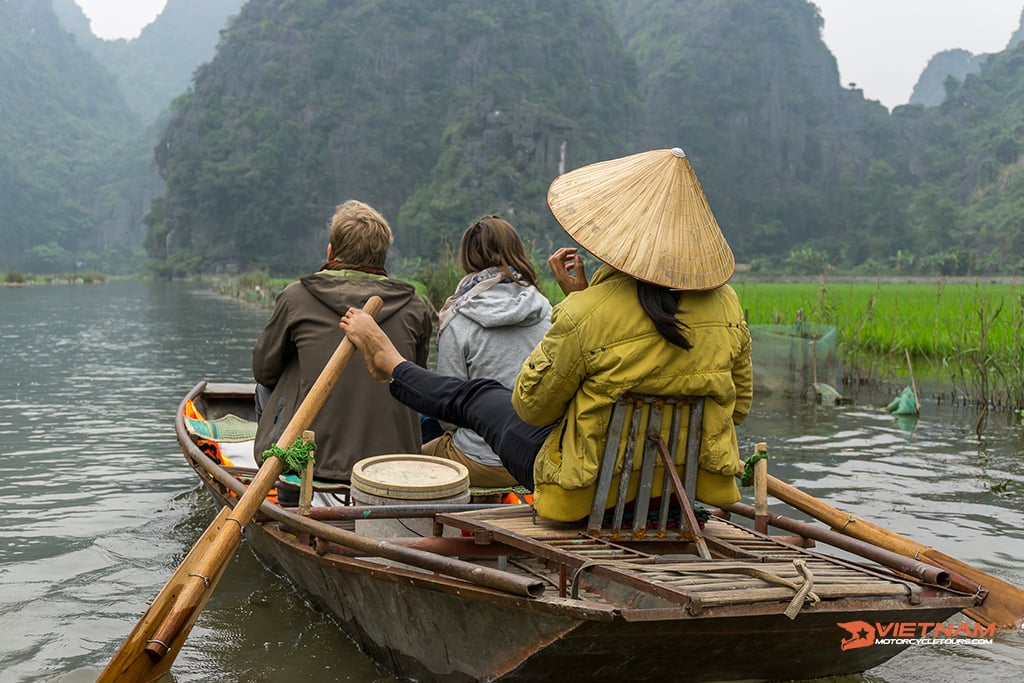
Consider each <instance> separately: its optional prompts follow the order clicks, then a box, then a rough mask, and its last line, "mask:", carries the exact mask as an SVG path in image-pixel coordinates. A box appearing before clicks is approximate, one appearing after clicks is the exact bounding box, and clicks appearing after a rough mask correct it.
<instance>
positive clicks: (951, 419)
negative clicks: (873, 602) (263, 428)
mask: <svg viewBox="0 0 1024 683" xmlns="http://www.w3.org/2000/svg"><path fill="white" fill-rule="evenodd" d="M0 312H2V315H0V386H2V387H3V393H2V395H0V472H2V474H3V478H4V481H5V483H6V487H5V490H6V495H5V496H3V497H2V498H0V634H2V635H0V672H2V673H0V680H2V681H8V680H10V681H21V680H26V681H28V680H43V679H53V680H64V681H70V680H92V679H93V678H95V675H96V673H98V671H99V669H100V668H102V666H103V665H105V663H106V661H107V660H108V659H109V657H110V656H111V654H112V653H113V651H114V650H115V649H116V647H117V646H118V645H119V644H120V642H121V640H122V639H123V638H124V636H126V635H127V633H128V631H130V630H131V628H132V627H133V626H134V625H135V623H136V621H137V620H138V618H139V616H140V615H141V614H142V613H143V611H144V610H145V609H146V607H147V605H148V603H149V601H150V600H151V599H152V598H153V597H154V596H155V595H156V594H157V592H158V591H159V590H160V587H161V586H162V584H163V582H164V581H166V579H167V578H168V577H169V576H170V574H171V572H172V571H173V569H174V568H175V567H176V566H177V565H178V563H179V562H180V561H181V559H182V558H183V557H184V555H185V553H186V552H187V551H188V549H189V548H190V547H191V545H192V543H193V542H194V541H195V539H196V538H198V536H199V534H200V533H201V532H202V531H203V529H205V527H206V525H207V524H208V523H209V520H210V519H211V518H212V509H211V508H210V507H209V504H208V501H207V499H206V497H205V495H204V494H202V493H201V492H200V491H199V490H198V489H197V486H196V484H195V480H194V478H193V476H192V473H191V470H189V469H188V468H187V467H186V466H185V465H184V463H183V461H182V459H181V457H180V455H179V453H178V450H177V446H176V444H175V442H174V436H173V432H172V420H173V415H174V411H175V410H176V408H177V405H178V403H179V401H180V400H181V397H182V396H183V395H184V394H185V392H186V391H187V390H188V389H189V388H191V386H192V385H194V384H195V383H196V382H197V381H199V380H200V379H211V380H222V381H244V380H246V379H247V378H248V377H249V376H250V375H249V361H250V351H251V345H252V342H253V340H254V339H255V336H256V334H257V333H258V331H259V329H260V327H261V326H262V324H263V322H264V320H265V318H266V316H267V312H266V311H262V310H257V309H254V308H250V307H248V306H246V305H243V304H239V303H237V302H234V301H230V300H226V299H222V298H219V297H216V296H213V295H210V294H208V293H206V292H204V291H203V290H201V289H197V288H195V287H193V286H189V285H184V284H180V283H141V282H110V283H107V284H105V285H96V286H81V287H74V286H53V287H25V288H0ZM886 400H887V399H886V397H880V398H879V399H878V400H877V401H874V402H872V401H871V400H870V399H861V400H858V401H857V403H856V404H855V405H852V406H842V407H831V406H814V405H813V404H807V403H804V402H802V401H798V400H797V401H794V400H791V399H785V398H781V397H776V396H771V397H768V398H765V399H763V400H762V399H760V398H758V399H757V400H755V406H754V411H753V413H752V415H751V417H750V418H749V419H748V420H747V422H746V423H745V424H744V425H743V426H742V427H741V428H740V436H741V442H742V444H743V448H744V450H745V451H746V452H751V451H752V450H753V444H754V443H755V442H757V441H767V442H768V443H769V449H770V455H771V465H770V469H771V471H772V472H773V474H775V475H776V476H778V477H780V478H782V479H784V480H787V481H790V482H792V483H794V484H796V485H797V486H800V487H802V488H805V489H806V490H808V491H809V492H811V493H813V494H814V495H816V496H819V497H821V498H823V499H825V500H827V501H828V502H830V503H832V504H833V505H835V506H837V507H840V508H843V509H848V510H850V511H852V512H856V513H857V514H859V515H861V516H863V517H867V518H869V519H873V520H874V521H877V522H879V523H881V524H883V525H886V526H889V527H891V528H893V529H896V530H898V531H900V532H902V533H904V534H907V535H910V536H911V537H913V538H914V539H916V540H918V541H921V542H923V543H927V544H930V545H934V546H936V547H938V548H940V549H941V550H943V551H944V552H947V553H948V554H950V555H954V556H957V557H959V558H961V559H963V560H966V561H968V562H970V563H972V564H975V565H976V566H979V567H981V568H983V569H985V570H986V571H989V572H991V573H993V574H996V575H998V576H1001V577H1003V578H1005V579H1007V580H1009V581H1011V582H1014V583H1017V584H1024V570H1022V568H1021V566H1020V560H1021V558H1022V557H1024V531H1022V529H1024V513H1022V511H1021V508H1022V505H1021V501H1022V500H1024V466H1022V462H1024V459H1022V458H1024V456H1022V454H1021V448H1020V444H1021V435H1022V430H1021V428H1020V427H1019V426H1017V425H1014V424H1002V425H1000V424H993V423H995V422H998V421H997V420H992V421H990V423H989V426H988V428H987V429H986V432H985V434H984V437H983V438H979V437H978V436H977V435H976V434H975V433H974V421H973V420H974V416H973V415H967V414H963V415H958V414H956V413H953V412H950V411H949V409H948V408H943V410H945V411H946V412H943V410H940V409H939V408H938V407H937V406H934V405H930V404H929V403H928V402H927V401H925V402H924V403H925V405H924V410H923V414H922V417H921V419H920V420H919V421H918V422H917V424H916V425H913V426H910V427H909V429H912V431H908V428H905V426H904V427H901V426H900V425H899V424H897V423H896V422H895V421H894V418H893V417H892V416H891V415H889V414H888V413H885V412H882V411H881V410H879V409H877V408H876V407H875V406H876V405H881V404H884V403H885V402H886ZM1001 482H1006V484H1005V486H1003V487H1002V489H1003V490H1000V488H1001V487H1000V486H999V484H1000V483H1001ZM994 488H995V489H996V490H993V489H994ZM776 509H778V510H780V511H781V508H776ZM1022 645H1024V640H1022V635H1021V632H1019V631H1017V632H1003V633H1000V634H999V637H998V638H997V642H996V643H995V644H993V645H992V646H990V647H985V648H979V647H960V648H956V647H948V646H921V647H917V648H912V649H911V650H910V651H908V652H906V653H904V654H903V655H901V656H899V657H897V658H896V659H895V660H893V661H892V662H890V663H889V664H886V665H885V666H883V667H879V668H878V669H875V670H873V671H872V672H870V673H868V674H866V675H865V676H864V677H863V678H862V680H864V681H869V682H871V683H896V682H897V681H900V682H902V681H916V680H921V681H924V680H928V681H932V680H957V681H959V680H986V681H1007V682H1008V681H1016V680H1017V679H1018V678H1019V671H1020V670H1021V667H1022V666H1024V648H1022ZM173 674H174V678H175V680H177V681H239V680H262V681H276V680H281V681H283V680H293V679H295V678H299V679H301V678H302V677H304V676H305V677H307V678H308V679H309V680H335V679H337V680H350V681H355V682H357V683H367V682H369V681H390V680H392V679H391V678H390V677H388V676H387V675H384V674H381V673H379V672H377V671H376V669H375V668H374V666H373V664H372V663H370V662H369V661H368V660H367V659H366V658H365V657H363V656H361V655H360V654H358V652H357V651H356V650H355V647H354V646H353V645H352V643H351V642H350V641H349V640H348V639H347V638H346V637H345V636H343V635H342V634H341V633H340V632H339V631H338V629H337V628H336V627H335V626H334V624H333V623H332V622H331V621H330V620H329V619H328V618H327V617H325V616H323V615H321V614H320V613H318V612H316V611H314V610H313V609H311V608H310V607H309V606H308V605H307V604H306V603H305V602H304V601H303V600H302V598H301V597H299V596H298V595H296V593H295V592H294V591H293V589H292V588H291V585H290V584H289V583H288V582H287V581H286V580H284V579H282V578H279V577H277V576H275V575H273V574H271V573H270V572H268V571H267V570H266V569H265V568H263V567H262V566H261V565H260V564H259V562H258V561H257V560H256V558H255V557H254V556H253V555H252V553H251V552H249V551H248V549H247V548H245V547H244V546H243V548H242V549H241V550H240V552H238V553H237V554H236V556H235V558H234V560H233V561H232V566H231V568H230V569H229V570H228V571H227V573H226V574H225V577H224V579H223V580H222V581H221V583H220V584H219V585H218V587H217V591H216V592H215V593H214V596H213V597H212V598H211V601H210V603H209V604H208V605H207V607H206V609H205V610H204V611H203V613H202V615H201V617H200V619H199V622H198V624H197V626H196V627H195V629H194V630H193V632H192V635H191V637H190V639H189V645H187V646H186V648H185V650H184V651H183V652H182V654H181V655H180V656H179V657H178V658H177V660H176V662H175V665H174V670H173ZM858 680H861V679H858Z"/></svg>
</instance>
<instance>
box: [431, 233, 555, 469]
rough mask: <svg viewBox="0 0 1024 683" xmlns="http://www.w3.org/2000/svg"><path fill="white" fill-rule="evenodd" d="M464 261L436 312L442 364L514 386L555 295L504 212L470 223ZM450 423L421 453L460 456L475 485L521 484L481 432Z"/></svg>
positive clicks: (449, 370)
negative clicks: (543, 284)
mask: <svg viewBox="0 0 1024 683" xmlns="http://www.w3.org/2000/svg"><path fill="white" fill-rule="evenodd" d="M459 267H460V268H462V270H463V271H465V272H466V276H465V277H464V278H462V281H461V282H459V286H458V287H457V288H456V290H455V293H454V294H452V296H450V297H448V300H447V301H446V302H445V304H444V306H443V307H442V308H441V311H440V313H439V314H438V317H439V329H440V331H439V337H438V344H437V350H438V355H437V372H438V374H441V375H448V376H451V377H459V378H461V379H476V378H479V377H487V378H491V379H496V380H497V381H499V382H501V383H502V384H504V385H505V386H507V387H509V388H511V387H512V385H513V383H514V382H515V377H516V375H517V374H518V372H519V367H520V366H521V365H522V364H523V361H524V360H525V359H526V357H527V356H528V355H530V352H531V351H533V347H534V346H536V345H537V344H538V343H539V342H540V340H541V338H542V337H543V336H544V333H545V332H547V330H548V328H549V327H550V326H551V321H550V318H551V303H550V302H549V301H548V300H547V298H546V297H545V296H544V295H543V294H541V293H540V291H539V290H538V289H537V273H536V271H535V270H534V268H533V265H532V264H531V263H530V259H529V258H528V257H527V256H526V249H525V248H524V246H523V240H522V238H520V237H519V233H518V232H516V229H515V228H514V227H512V225H511V224H510V223H509V222H508V221H506V220H505V219H503V218H502V217H500V216H496V215H488V216H483V217H481V218H479V219H478V220H476V221H475V222H473V223H472V224H471V225H470V226H469V227H468V228H466V231H465V232H464V233H463V235H462V241H461V243H460V244H459ZM445 426H446V427H449V431H446V432H445V433H444V434H443V435H442V436H441V437H439V438H437V439H434V440H433V441H430V442H429V443H426V444H424V446H423V453H425V454H427V455H435V456H439V457H444V458H448V459H450V460H456V461H458V462H461V463H462V464H463V465H465V466H466V467H467V468H469V477H470V482H471V483H472V484H473V486H482V487H503V486H515V485H517V484H518V482H517V481H516V480H515V478H514V477H512V475H510V474H509V473H508V470H506V469H505V468H504V467H503V466H502V464H501V461H500V460H499V459H498V456H497V455H495V453H494V451H492V450H491V449H490V447H488V445H487V444H486V443H485V442H484V440H483V439H482V438H481V437H480V436H479V435H478V434H477V433H476V432H474V431H473V430H471V429H466V428H461V427H460V428H456V427H454V426H449V425H445Z"/></svg>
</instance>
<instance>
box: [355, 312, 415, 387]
mask: <svg viewBox="0 0 1024 683" xmlns="http://www.w3.org/2000/svg"><path fill="white" fill-rule="evenodd" d="M339 325H340V326H341V329H342V331H343V332H344V333H345V335H346V336H347V337H348V338H349V340H351V341H352V344H353V345H354V346H355V347H356V348H357V349H359V350H360V351H361V352H362V354H363V360H364V361H365V362H366V369H367V370H369V371H370V377H373V378H374V379H375V380H377V381H378V382H387V381H389V380H390V379H391V373H392V372H393V371H394V369H395V367H396V366H397V365H398V364H399V363H401V362H402V361H404V360H405V358H403V357H402V354H400V353H399V352H398V349H396V348H395V345H394V344H392V343H391V339H389V338H388V335H386V334H384V330H382V329H380V325H378V324H377V321H376V320H374V319H373V316H372V315H370V314H369V313H367V312H366V311H364V310H362V309H360V308H350V309H348V312H347V313H345V315H344V317H342V319H341V322H340V323H339Z"/></svg>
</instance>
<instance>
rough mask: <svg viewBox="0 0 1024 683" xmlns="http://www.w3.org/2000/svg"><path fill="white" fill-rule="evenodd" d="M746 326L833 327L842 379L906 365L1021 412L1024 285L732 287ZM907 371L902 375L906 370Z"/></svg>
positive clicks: (773, 284)
mask: <svg viewBox="0 0 1024 683" xmlns="http://www.w3.org/2000/svg"><path fill="white" fill-rule="evenodd" d="M733 287H734V289H735V290H736V293H737V294H738V295H739V298H740V303H741V304H742V306H743V307H744V310H745V311H746V312H747V317H748V323H749V324H751V325H758V324H778V323H783V324H785V323H792V322H795V321H796V320H797V319H798V317H800V316H802V319H803V320H804V321H805V322H809V323H824V324H830V325H835V326H836V328H837V331H838V334H839V348H840V354H841V356H842V358H843V360H844V362H845V364H846V365H847V367H848V372H850V371H851V370H852V372H854V373H860V374H871V373H873V372H877V371H878V368H879V367H880V363H882V362H883V361H886V360H887V361H888V363H889V365H890V366H891V365H893V364H903V365H904V366H905V365H906V356H907V354H909V356H910V358H912V359H913V362H914V369H915V370H916V371H918V372H919V373H921V374H928V375H931V376H933V377H934V378H936V379H944V380H947V381H950V382H951V383H952V384H953V385H954V386H955V387H957V388H958V389H960V390H961V392H962V393H963V394H965V395H967V396H970V397H971V398H972V399H973V400H975V401H977V402H997V403H1000V404H1003V403H1004V402H1009V403H1010V404H1011V405H1012V407H1016V408H1020V407H1022V406H1024V285H1021V284H999V283H980V282H975V283H961V282H957V283H951V282H946V281H939V282H932V283H889V282H875V283H864V282H856V283H839V282H836V283H830V282H824V283H776V282H771V283H768V282H742V281H740V282H734V283H733ZM904 369H905V368H904Z"/></svg>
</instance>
